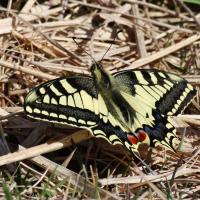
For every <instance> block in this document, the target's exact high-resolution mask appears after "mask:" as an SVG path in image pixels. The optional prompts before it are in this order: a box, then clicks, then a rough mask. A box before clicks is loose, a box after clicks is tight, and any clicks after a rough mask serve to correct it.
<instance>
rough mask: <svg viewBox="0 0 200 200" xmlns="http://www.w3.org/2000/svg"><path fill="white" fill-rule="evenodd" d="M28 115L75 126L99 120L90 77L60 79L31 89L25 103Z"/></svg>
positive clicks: (92, 124)
mask: <svg viewBox="0 0 200 200" xmlns="http://www.w3.org/2000/svg"><path fill="white" fill-rule="evenodd" d="M24 110H25V112H26V114H27V115H28V116H29V117H32V118H35V119H40V120H43V121H49V122H54V123H59V124H69V125H72V126H77V127H85V128H88V127H91V126H94V125H96V124H97V123H98V120H99V115H98V112H99V111H98V101H97V91H96V90H95V87H94V82H93V79H91V78H89V77H71V78H70V77H69V78H59V79H55V80H52V81H49V82H46V83H44V84H42V85H40V86H38V87H36V88H34V89H33V90H31V91H30V92H29V93H28V95H27V97H26V99H25V103H24Z"/></svg>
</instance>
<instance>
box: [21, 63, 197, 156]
mask: <svg viewBox="0 0 200 200" xmlns="http://www.w3.org/2000/svg"><path fill="white" fill-rule="evenodd" d="M90 71H91V75H92V77H89V76H76V77H62V78H58V79H54V80H50V81H48V82H46V83H44V84H41V85H39V86H38V87H36V88H33V89H32V90H31V91H30V92H29V93H28V94H27V96H26V98H25V103H24V111H25V113H26V114H27V116H29V117H31V118H34V119H39V120H42V121H48V122H52V123H57V124H67V125H71V126H75V127H80V128H85V129H88V130H89V131H90V132H91V133H92V134H93V135H94V136H95V137H101V138H104V139H105V140H107V141H108V142H110V143H111V144H114V145H115V144H122V145H124V146H125V147H126V148H127V149H128V150H129V151H131V152H137V150H138V146H139V145H140V144H141V143H146V144H148V145H150V146H152V147H154V146H157V145H163V146H165V147H167V148H169V149H171V150H174V151H175V150H176V149H177V147H178V145H179V139H178V137H177V135H176V129H175V127H174V125H173V123H172V117H173V116H176V115H178V114H180V113H181V112H182V111H183V110H184V109H185V108H186V107H187V105H188V104H189V103H190V102H191V100H192V99H193V98H194V97H195V95H196V90H195V89H194V88H193V87H192V86H191V85H190V84H189V83H188V82H187V81H186V80H185V79H183V78H181V77H179V76H177V75H175V74H172V73H167V72H163V71H157V70H127V71H122V72H118V73H114V74H110V73H108V72H107V71H106V70H105V69H103V66H102V65H101V64H99V63H97V62H94V63H93V65H92V66H91V68H90Z"/></svg>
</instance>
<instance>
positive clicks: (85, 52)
mask: <svg viewBox="0 0 200 200" xmlns="http://www.w3.org/2000/svg"><path fill="white" fill-rule="evenodd" d="M72 39H73V41H74V42H75V44H76V45H77V46H78V47H79V48H81V49H82V50H83V52H85V53H86V54H87V55H88V56H89V57H90V58H91V59H92V61H93V62H94V63H97V62H96V60H95V59H94V58H93V57H92V56H91V55H90V54H89V53H88V52H87V51H86V50H85V49H83V48H82V47H81V46H80V44H79V43H78V42H77V41H76V40H75V38H74V37H72ZM84 63H85V62H84ZM85 64H86V65H88V64H87V63H85Z"/></svg>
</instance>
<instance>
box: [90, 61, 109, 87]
mask: <svg viewBox="0 0 200 200" xmlns="http://www.w3.org/2000/svg"><path fill="white" fill-rule="evenodd" d="M90 71H91V74H92V76H93V78H94V80H95V82H96V84H97V85H99V86H102V87H104V88H108V87H110V85H111V77H110V76H109V74H108V73H106V71H105V70H104V69H103V67H102V65H101V64H100V63H97V62H94V63H93V64H92V66H91V68H90Z"/></svg>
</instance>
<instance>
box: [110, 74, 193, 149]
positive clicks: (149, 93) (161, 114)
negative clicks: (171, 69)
mask: <svg viewBox="0 0 200 200" xmlns="http://www.w3.org/2000/svg"><path fill="white" fill-rule="evenodd" d="M114 77H115V79H116V81H117V82H118V83H120V87H121V88H122V89H121V94H122V96H124V98H125V99H127V101H128V102H129V104H130V105H131V106H132V107H133V108H134V110H135V116H134V121H133V129H134V130H135V132H137V131H138V130H143V131H144V132H145V133H147V135H148V136H149V143H150V145H151V146H156V145H158V144H160V143H161V144H162V145H164V146H166V147H168V148H170V149H173V150H175V149H177V145H178V143H179V141H178V139H177V136H176V129H175V127H174V126H173V124H172V118H171V116H175V115H178V114H180V113H181V112H182V111H183V110H184V109H185V107H186V106H187V105H188V104H189V103H190V101H191V100H192V99H193V98H194V96H195V95H196V90H195V89H194V88H193V87H192V86H191V85H190V84H189V83H188V82H187V81H186V80H185V79H183V78H181V77H179V76H177V75H175V74H172V73H165V72H162V71H154V70H135V71H125V72H121V73H117V74H115V75H114Z"/></svg>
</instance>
